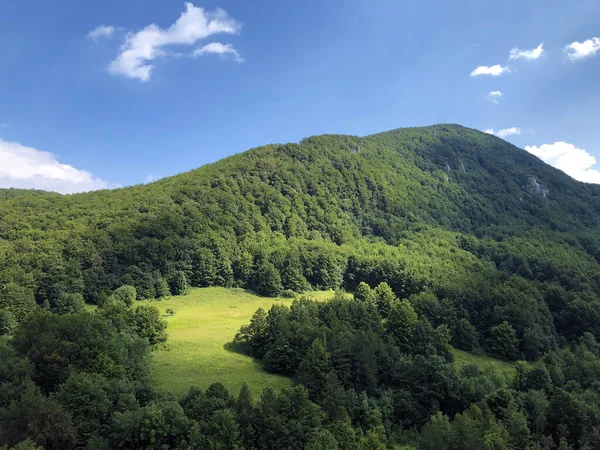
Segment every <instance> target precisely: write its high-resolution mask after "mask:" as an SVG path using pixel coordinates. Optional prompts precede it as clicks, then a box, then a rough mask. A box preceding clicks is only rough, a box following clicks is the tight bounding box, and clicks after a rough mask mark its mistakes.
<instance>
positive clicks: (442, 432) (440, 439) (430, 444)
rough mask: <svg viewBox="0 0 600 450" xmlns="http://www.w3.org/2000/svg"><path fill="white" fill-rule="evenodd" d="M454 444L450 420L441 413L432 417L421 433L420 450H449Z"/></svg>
mask: <svg viewBox="0 0 600 450" xmlns="http://www.w3.org/2000/svg"><path fill="white" fill-rule="evenodd" d="M451 443H452V427H451V425H450V420H449V419H448V417H447V416H445V415H443V414H442V413H441V412H437V413H436V414H435V415H434V416H431V419H429V422H427V424H425V426H424V427H423V431H421V440H420V441H419V450H448V449H449V448H450V444H451Z"/></svg>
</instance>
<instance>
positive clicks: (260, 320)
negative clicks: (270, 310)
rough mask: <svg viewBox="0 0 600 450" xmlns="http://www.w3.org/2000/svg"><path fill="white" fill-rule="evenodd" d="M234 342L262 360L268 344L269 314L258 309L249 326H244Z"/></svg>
mask: <svg viewBox="0 0 600 450" xmlns="http://www.w3.org/2000/svg"><path fill="white" fill-rule="evenodd" d="M233 342H235V343H239V344H243V345H244V346H245V347H246V351H247V352H248V353H250V354H251V355H252V356H256V357H257V358H262V357H263V356H264V352H265V351H266V349H265V346H266V344H267V313H266V312H265V310H264V309H262V308H258V309H257V310H256V312H255V313H254V315H253V316H252V319H251V320H250V324H249V325H242V327H241V328H240V331H238V332H237V334H236V335H235V338H234V339H233Z"/></svg>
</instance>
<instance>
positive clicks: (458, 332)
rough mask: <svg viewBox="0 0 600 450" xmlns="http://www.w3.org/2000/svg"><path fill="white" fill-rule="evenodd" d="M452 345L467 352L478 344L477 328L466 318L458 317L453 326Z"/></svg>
mask: <svg viewBox="0 0 600 450" xmlns="http://www.w3.org/2000/svg"><path fill="white" fill-rule="evenodd" d="M452 345H453V346H454V347H456V348H459V349H461V350H465V351H467V352H470V351H472V350H473V349H474V348H476V347H477V346H478V338H477V329H476V328H475V327H474V326H473V325H472V324H471V322H469V321H468V320H467V319H460V320H459V321H458V324H457V325H456V326H455V327H454V329H453V331H452Z"/></svg>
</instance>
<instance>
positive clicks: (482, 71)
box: [471, 64, 510, 77]
mask: <svg viewBox="0 0 600 450" xmlns="http://www.w3.org/2000/svg"><path fill="white" fill-rule="evenodd" d="M503 73H510V69H509V68H508V67H503V66H501V65H500V64H496V65H494V66H489V67H488V66H479V67H477V68H476V69H475V70H474V71H473V72H471V76H472V77H476V76H479V75H492V76H494V77H497V76H499V75H502V74H503Z"/></svg>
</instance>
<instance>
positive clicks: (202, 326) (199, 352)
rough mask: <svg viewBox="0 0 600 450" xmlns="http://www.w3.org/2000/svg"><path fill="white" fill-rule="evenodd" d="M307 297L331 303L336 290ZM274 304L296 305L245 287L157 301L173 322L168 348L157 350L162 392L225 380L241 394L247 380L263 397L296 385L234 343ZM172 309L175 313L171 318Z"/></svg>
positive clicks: (156, 378)
mask: <svg viewBox="0 0 600 450" xmlns="http://www.w3.org/2000/svg"><path fill="white" fill-rule="evenodd" d="M307 296H309V297H311V298H314V299H316V300H326V299H327V298H329V297H332V296H333V291H322V292H311V293H308V294H307ZM274 303H281V304H286V305H290V304H291V303H292V299H274V298H263V297H258V296H257V295H255V294H253V293H251V292H248V291H245V290H243V289H227V288H221V287H211V288H200V289H192V290H191V291H190V293H189V294H187V295H184V296H178V297H171V298H169V299H166V300H163V301H160V302H157V301H152V304H153V305H154V306H156V307H158V308H159V309H160V311H161V313H163V314H165V318H166V320H167V322H168V323H169V327H168V330H167V331H168V333H169V339H168V341H167V344H166V346H165V348H163V349H159V350H156V351H154V352H153V363H152V373H153V378H154V383H155V386H156V388H157V389H159V390H161V391H165V392H172V393H174V394H175V395H176V396H181V395H183V394H185V393H187V391H188V390H189V388H190V386H197V387H199V388H207V387H208V386H210V384H212V383H214V382H216V381H220V382H221V383H223V384H224V385H225V386H226V387H227V389H229V390H230V392H231V393H232V394H236V393H237V392H238V391H239V389H240V387H241V386H242V383H243V382H247V383H248V384H249V385H250V387H251V388H252V390H253V391H254V392H255V394H257V395H258V394H260V392H262V390H263V389H264V388H265V387H271V388H273V389H276V390H278V389H281V388H283V387H286V386H291V384H292V382H291V380H290V379H289V378H285V377H281V376H278V375H273V374H270V373H267V372H265V371H264V370H263V369H262V367H261V364H260V362H258V361H255V360H253V359H252V358H250V357H248V356H245V355H242V354H239V353H236V352H235V351H232V350H231V349H230V348H229V345H228V344H229V343H231V341H232V340H233V337H234V336H235V333H236V332H237V331H238V330H239V328H240V327H241V326H242V325H245V324H247V323H248V322H249V321H250V318H251V317H252V315H253V314H254V312H255V311H256V310H257V309H258V308H263V309H265V310H268V309H269V308H270V307H271V305H273V304H274ZM167 309H171V310H173V311H174V313H175V314H174V315H172V316H167V315H166V310H167Z"/></svg>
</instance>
